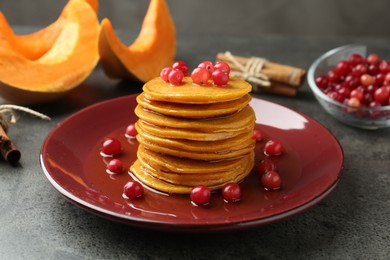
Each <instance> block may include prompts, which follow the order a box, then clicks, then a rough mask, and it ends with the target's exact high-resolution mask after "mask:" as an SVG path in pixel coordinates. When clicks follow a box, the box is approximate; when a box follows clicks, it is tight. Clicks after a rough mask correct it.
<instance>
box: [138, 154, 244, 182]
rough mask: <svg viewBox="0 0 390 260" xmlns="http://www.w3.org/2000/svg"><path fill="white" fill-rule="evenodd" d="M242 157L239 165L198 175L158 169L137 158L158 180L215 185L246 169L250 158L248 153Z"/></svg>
mask: <svg viewBox="0 0 390 260" xmlns="http://www.w3.org/2000/svg"><path fill="white" fill-rule="evenodd" d="M244 158H245V160H244V162H243V164H241V165H238V166H236V167H233V168H230V169H228V170H226V171H222V172H217V173H211V174H202V175H201V176H199V174H178V173H174V172H166V171H161V170H159V169H155V168H153V167H152V166H151V165H150V164H148V163H147V162H145V161H143V160H142V159H138V160H139V161H140V163H141V165H142V167H144V168H145V169H146V171H147V172H148V173H149V174H151V175H152V176H153V177H155V178H157V179H159V180H162V181H165V182H168V183H172V184H176V185H183V186H196V185H201V184H203V185H207V186H216V185H222V184H225V183H227V182H229V181H231V180H233V179H235V178H236V176H240V175H241V174H242V173H243V171H244V170H245V169H246V165H247V164H248V163H249V162H250V160H251V158H250V154H247V155H246V156H245V157H244ZM200 177H201V178H200Z"/></svg>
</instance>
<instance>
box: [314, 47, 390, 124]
mask: <svg viewBox="0 0 390 260" xmlns="http://www.w3.org/2000/svg"><path fill="white" fill-rule="evenodd" d="M354 53H357V54H360V55H361V56H363V57H366V55H367V47H366V46H364V45H356V44H353V45H345V46H341V47H338V48H335V49H332V50H330V51H328V52H326V53H325V54H323V55H321V56H320V57H319V58H318V59H317V60H316V61H314V62H313V64H312V65H311V66H310V68H309V71H308V73H307V80H308V84H309V86H310V88H311V90H312V91H313V93H314V95H315V97H316V99H317V100H318V102H319V103H320V104H321V106H322V107H323V108H324V109H325V110H326V111H327V112H328V113H329V114H330V115H332V116H333V117H334V118H336V119H337V120H339V121H341V122H342V123H344V124H347V125H350V126H354V127H358V128H363V129H380V128H386V127H389V126H390V106H382V107H364V106H361V107H353V106H349V105H346V104H343V103H340V102H338V101H336V100H334V99H332V98H330V97H328V96H327V95H326V94H325V93H324V92H322V91H321V89H319V88H318V87H317V84H316V83H315V78H316V77H318V76H320V75H326V73H327V71H329V70H330V69H334V67H335V66H336V64H337V63H338V62H339V61H341V60H348V59H349V57H350V56H351V55H352V54H354Z"/></svg>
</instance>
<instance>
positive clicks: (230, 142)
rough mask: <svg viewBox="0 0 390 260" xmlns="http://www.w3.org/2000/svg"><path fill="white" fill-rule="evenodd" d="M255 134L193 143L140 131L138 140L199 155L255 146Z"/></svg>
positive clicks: (250, 133) (248, 133) (249, 133)
mask: <svg viewBox="0 0 390 260" xmlns="http://www.w3.org/2000/svg"><path fill="white" fill-rule="evenodd" d="M252 136H253V133H252V132H247V133H244V134H240V135H238V136H235V137H232V138H228V139H224V140H218V141H193V140H186V139H170V138H162V137H158V136H154V135H150V134H148V133H146V132H143V131H139V132H138V136H137V138H139V139H140V142H141V143H153V144H156V145H160V146H163V147H168V148H171V149H180V150H184V151H188V152H191V151H192V152H198V153H218V152H219V153H224V152H225V151H227V150H237V149H240V148H244V147H246V146H250V145H253V144H254V143H255V142H256V141H255V140H254V139H253V138H252Z"/></svg>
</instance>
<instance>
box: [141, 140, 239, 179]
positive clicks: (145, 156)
mask: <svg viewBox="0 0 390 260" xmlns="http://www.w3.org/2000/svg"><path fill="white" fill-rule="evenodd" d="M137 157H138V158H140V159H141V161H142V163H143V164H145V163H147V164H149V165H150V166H151V167H153V168H154V169H156V170H160V171H164V172H173V173H180V174H199V175H200V174H210V173H218V172H223V171H227V170H230V169H232V168H235V167H237V166H240V165H242V164H244V161H245V160H246V158H245V157H244V156H243V157H238V158H234V159H229V160H218V161H209V162H205V161H201V160H193V159H187V158H179V157H176V156H170V155H167V154H160V153H156V152H153V151H151V150H149V149H145V147H144V146H143V145H142V144H140V145H139V147H138V151H137Z"/></svg>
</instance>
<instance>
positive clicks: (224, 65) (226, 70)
mask: <svg viewBox="0 0 390 260" xmlns="http://www.w3.org/2000/svg"><path fill="white" fill-rule="evenodd" d="M214 69H215V70H222V72H224V73H226V74H228V75H229V73H230V66H229V64H227V63H226V62H223V61H218V62H216V63H215V65H214Z"/></svg>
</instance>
